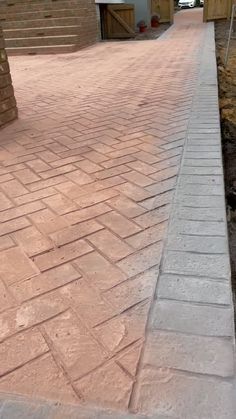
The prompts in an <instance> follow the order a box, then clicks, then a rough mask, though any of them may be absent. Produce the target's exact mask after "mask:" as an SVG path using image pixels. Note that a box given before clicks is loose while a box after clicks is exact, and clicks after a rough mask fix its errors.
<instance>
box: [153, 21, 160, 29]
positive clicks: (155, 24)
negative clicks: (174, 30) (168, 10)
mask: <svg viewBox="0 0 236 419" xmlns="http://www.w3.org/2000/svg"><path fill="white" fill-rule="evenodd" d="M158 26H159V21H158V20H152V21H151V27H152V28H158Z"/></svg>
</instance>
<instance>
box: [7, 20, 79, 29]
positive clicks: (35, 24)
mask: <svg viewBox="0 0 236 419" xmlns="http://www.w3.org/2000/svg"><path fill="white" fill-rule="evenodd" d="M80 21H81V20H80V18H78V17H65V18H64V17H61V18H56V19H51V18H47V19H34V20H19V21H12V20H11V21H10V22H9V21H2V22H1V26H2V28H3V29H4V30H7V29H28V28H30V29H31V28H46V27H55V26H56V27H58V26H73V25H77V26H78V24H79V22H80Z"/></svg>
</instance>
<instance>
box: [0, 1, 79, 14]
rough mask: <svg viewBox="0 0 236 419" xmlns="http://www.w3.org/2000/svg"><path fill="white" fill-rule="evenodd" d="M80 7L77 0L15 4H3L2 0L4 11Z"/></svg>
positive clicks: (1, 6) (0, 4)
mask: <svg viewBox="0 0 236 419" xmlns="http://www.w3.org/2000/svg"><path fill="white" fill-rule="evenodd" d="M77 7H78V2H77V1H76V0H70V1H64V0H62V1H56V2H47V3H44V2H43V3H42V2H40V3H17V4H15V5H14V6H3V5H2V3H1V1H0V10H1V12H2V13H10V14H12V13H21V12H22V13H23V12H34V11H42V10H61V9H70V10H71V9H75V8H77Z"/></svg>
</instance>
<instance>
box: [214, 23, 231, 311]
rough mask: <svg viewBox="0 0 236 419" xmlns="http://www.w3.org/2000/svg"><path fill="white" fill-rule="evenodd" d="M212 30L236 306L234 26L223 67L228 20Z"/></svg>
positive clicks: (217, 24)
mask: <svg viewBox="0 0 236 419" xmlns="http://www.w3.org/2000/svg"><path fill="white" fill-rule="evenodd" d="M215 28H216V45H217V62H218V76H219V97H220V112H221V124H222V138H223V154H224V168H225V186H226V200H227V209H228V230H229V244H230V252H231V268H232V283H233V293H234V301H235V303H236V23H235V25H234V34H233V37H234V39H232V41H231V47H230V55H229V61H228V65H227V67H225V66H224V58H225V50H226V44H227V39H228V33H229V21H225V20H223V21H220V22H217V23H216V26H215Z"/></svg>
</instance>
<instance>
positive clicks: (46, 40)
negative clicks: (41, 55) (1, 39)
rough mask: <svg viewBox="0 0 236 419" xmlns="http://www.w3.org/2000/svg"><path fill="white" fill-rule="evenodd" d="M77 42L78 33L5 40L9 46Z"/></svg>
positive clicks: (38, 45)
mask: <svg viewBox="0 0 236 419" xmlns="http://www.w3.org/2000/svg"><path fill="white" fill-rule="evenodd" d="M77 42H78V35H63V36H38V37H31V38H9V39H6V40H5V43H6V47H7V48H19V47H20V48H23V47H42V46H48V45H51V46H54V45H72V44H76V43H77Z"/></svg>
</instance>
